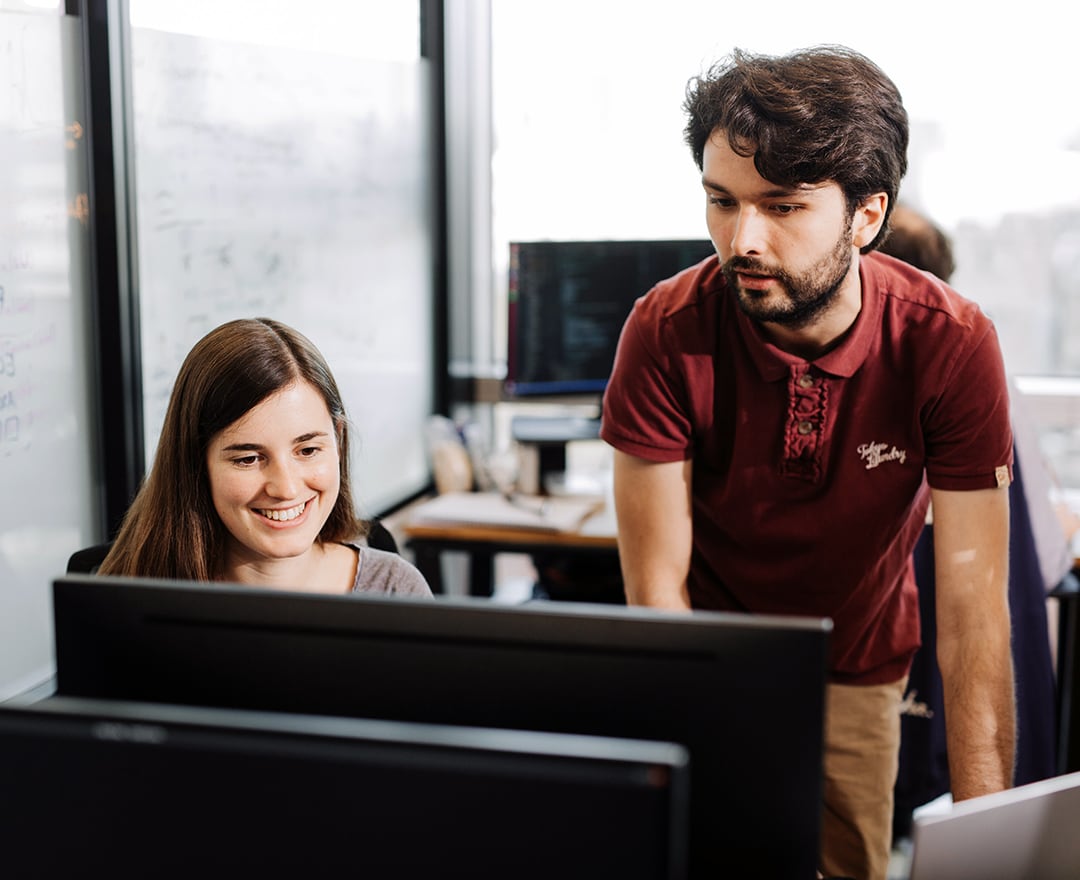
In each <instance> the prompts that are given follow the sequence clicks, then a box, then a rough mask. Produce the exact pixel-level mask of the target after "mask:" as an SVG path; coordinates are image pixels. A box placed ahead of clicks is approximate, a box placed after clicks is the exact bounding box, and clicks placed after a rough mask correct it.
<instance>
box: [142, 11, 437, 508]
mask: <svg viewBox="0 0 1080 880" xmlns="http://www.w3.org/2000/svg"><path fill="white" fill-rule="evenodd" d="M131 46H132V103H133V119H134V145H135V148H134V168H135V190H136V209H137V223H136V226H137V235H138V296H139V308H140V325H141V339H142V347H141V352H142V379H143V395H144V400H143V406H144V429H145V436H146V460H147V462H148V465H149V462H151V461H152V458H153V453H154V448H155V446H156V444H157V438H158V435H159V434H160V430H161V424H162V421H163V419H164V414H165V409H166V406H167V403H168V398H169V394H170V391H171V389H172V385H173V382H174V380H175V377H176V373H177V371H178V370H179V367H180V364H181V362H182V360H183V358H184V356H185V355H186V354H187V352H188V351H189V350H190V348H191V346H192V345H194V343H195V342H196V341H197V340H198V339H199V338H201V337H202V336H203V335H204V334H205V333H207V332H208V331H209V330H211V329H212V328H214V327H216V326H217V325H219V324H221V323H222V322H224V321H226V320H230V319H232V318H238V317H256V316H266V317H271V318H276V319H278V320H281V321H284V322H285V323H287V324H290V325H292V326H293V327H295V328H296V329H297V330H299V331H300V332H302V333H304V334H305V335H306V336H308V337H309V338H310V339H311V340H312V341H313V342H314V343H315V344H316V345H317V346H318V347H319V349H320V350H321V351H322V353H323V354H324V355H325V357H326V359H327V361H328V362H329V364H330V367H331V370H332V371H333V373H334V376H335V378H336V379H337V381H338V385H339V387H340V388H341V391H342V394H343V396H344V398H345V406H346V410H347V412H348V415H349V418H350V422H351V429H350V434H351V439H352V441H353V449H352V455H353V458H352V472H353V482H354V491H355V495H356V496H357V498H358V500H359V504H360V506H361V510H360V513H361V514H364V515H372V514H375V513H378V512H381V511H383V510H385V509H388V508H389V507H392V506H393V505H394V504H396V503H399V502H400V501H402V500H404V499H405V498H406V497H408V496H410V495H412V494H414V493H415V492H417V491H419V490H420V489H422V488H424V487H425V486H426V485H427V484H428V482H429V480H430V470H429V466H428V460H427V454H426V449H425V446H424V425H425V423H426V421H427V419H428V417H429V416H430V414H431V412H432V410H433V397H434V390H433V375H434V374H433V344H432V343H433V333H434V329H433V304H432V283H433V282H432V268H431V267H432V244H431V239H432V228H431V221H430V216H431V211H430V206H429V199H430V184H429V180H430V176H431V162H430V157H429V152H428V151H429V147H428V144H429V138H428V134H427V125H428V113H427V107H428V100H429V96H428V94H427V89H426V83H427V76H428V69H427V64H428V63H429V62H427V61H426V60H417V61H401V60H397V61H393V60H365V59H360V58H355V57H344V56H338V55H331V54H323V53H318V52H311V51H304V50H298V49H290V48H285V47H280V46H275V47H268V46H258V45H250V44H244V43H237V42H230V41H226V40H221V39H216V38H215V39H211V38H204V37H196V36H188V35H182V34H175V33H166V32H163V31H157V30H153V29H149V28H133V30H132V40H131Z"/></svg>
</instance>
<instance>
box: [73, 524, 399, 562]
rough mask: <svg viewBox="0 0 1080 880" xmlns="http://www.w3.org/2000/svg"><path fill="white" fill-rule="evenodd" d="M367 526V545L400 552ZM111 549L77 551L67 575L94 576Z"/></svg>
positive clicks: (380, 529)
mask: <svg viewBox="0 0 1080 880" xmlns="http://www.w3.org/2000/svg"><path fill="white" fill-rule="evenodd" d="M367 526H368V533H367V543H368V546H369V547H372V548H374V549H376V550H386V551H387V552H389V553H398V552H399V551H398V545H397V541H395V540H394V536H393V535H392V534H390V530H389V529H388V528H387V527H386V526H384V525H383V524H382V523H381V522H380V521H379V520H377V519H373V520H369V521H368V524H367ZM111 548H112V541H109V542H107V543H105V544H94V545H93V546H92V547H84V548H83V549H82V550H76V551H75V552H74V553H72V554H71V556H70V558H69V559H68V563H67V573H68V574H94V573H95V572H96V571H97V570H98V568H100V567H101V563H102V562H104V561H105V557H106V556H107V555H108V553H109V550H110V549H111Z"/></svg>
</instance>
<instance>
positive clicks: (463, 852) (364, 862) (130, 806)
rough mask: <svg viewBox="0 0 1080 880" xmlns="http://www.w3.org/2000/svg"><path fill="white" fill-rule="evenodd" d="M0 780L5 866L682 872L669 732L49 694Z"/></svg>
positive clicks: (583, 879)
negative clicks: (483, 725)
mask: <svg viewBox="0 0 1080 880" xmlns="http://www.w3.org/2000/svg"><path fill="white" fill-rule="evenodd" d="M0 779H2V780H3V782H2V789H3V798H2V801H0V847H2V849H3V852H4V868H5V873H7V874H8V875H9V876H11V877H90V876H93V877H178V878H179V877H184V878H188V877H264V878H276V877H337V876H348V877H353V876H356V877H379V878H381V877H386V878H410V877H470V878H487V880H505V878H508V877H514V878H518V877H527V878H536V880H549V878H552V877H574V878H580V880H594V878H596V877H602V876H618V877H635V878H641V880H675V878H683V877H685V867H686V863H685V855H686V853H685V826H684V824H683V823H685V813H684V810H685V806H686V782H687V778H686V752H685V749H683V748H681V747H679V746H675V745H671V744H665V743H657V742H634V741H629V740H612V739H606V738H599V737H585V736H576V735H566V734H551V733H531V732H525V731H517V730H514V731H506V730H477V729H473V728H464V727H437V726H431V725H420V724H414V723H409V722H392V721H370V720H358V719H352V718H321V717H312V716H307V715H297V714H294V715H281V714H276V713H266V712H249V711H243V710H231V709H206V708H200V707H190V706H160V705H149V704H141V703H122V702H111V701H97V700H85V699H67V698H63V697H58V698H53V699H50V700H47V701H45V702H43V703H41V704H36V705H30V706H24V707H13V708H4V707H0ZM598 813H602V814H606V821H604V822H599V823H597V822H594V821H593V820H594V819H595V816H596V815H597V814H598Z"/></svg>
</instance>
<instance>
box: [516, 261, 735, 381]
mask: <svg viewBox="0 0 1080 880" xmlns="http://www.w3.org/2000/svg"><path fill="white" fill-rule="evenodd" d="M713 253H715V249H714V248H713V245H712V242H710V241H709V240H708V239H704V240H697V239H678V240H674V239H672V240H666V239H661V240H654V241H517V242H511V243H510V271H509V280H508V287H507V289H508V294H509V307H508V310H507V313H508V317H509V327H508V336H507V381H506V390H507V393H508V394H510V395H511V396H515V397H524V396H532V395H567V394H589V393H598V392H601V391H603V390H604V388H605V387H606V385H607V380H608V376H609V375H610V374H611V367H612V363H613V362H614V359H615V347H616V345H617V343H618V341H619V333H620V331H621V330H622V326H623V323H624V322H625V321H626V316H627V315H629V314H630V309H631V307H632V306H633V304H634V300H636V299H637V298H638V297H640V296H642V295H644V294H645V293H647V292H648V291H649V290H650V289H651V288H652V287H653V286H654V285H655V284H656V283H657V282H658V281H661V280H663V279H664V278H668V277H670V276H672V275H675V274H676V273H677V272H679V271H681V270H682V269H685V268H687V267H688V266H692V265H694V264H695V263H699V262H701V260H703V259H705V258H706V257H708V256H710V255H711V254H713Z"/></svg>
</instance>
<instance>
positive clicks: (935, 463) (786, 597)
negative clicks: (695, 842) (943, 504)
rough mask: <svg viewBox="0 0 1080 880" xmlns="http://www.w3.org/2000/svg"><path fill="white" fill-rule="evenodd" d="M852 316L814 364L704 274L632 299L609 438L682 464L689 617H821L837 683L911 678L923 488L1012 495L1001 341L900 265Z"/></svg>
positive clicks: (877, 264)
mask: <svg viewBox="0 0 1080 880" xmlns="http://www.w3.org/2000/svg"><path fill="white" fill-rule="evenodd" d="M859 273H860V278H861V281H862V298H863V299H862V309H861V310H860V312H859V315H858V317H857V318H856V320H855V323H854V325H853V326H852V327H851V329H850V331H849V332H848V333H847V335H846V337H845V338H844V339H843V340H842V342H841V343H840V344H839V345H838V346H837V347H836V348H834V349H833V350H832V351H830V352H829V353H828V354H826V355H823V356H822V357H820V358H817V359H816V360H812V361H806V360H803V359H802V358H799V357H795V356H792V355H789V354H786V353H784V352H782V351H781V350H780V349H778V348H776V347H775V346H774V345H772V344H770V343H769V342H768V341H766V339H765V338H764V337H763V336H762V335H761V333H760V332H759V330H758V328H757V325H756V324H755V323H754V322H753V321H752V320H750V319H749V318H747V317H746V316H745V315H744V314H743V313H742V311H741V310H740V309H739V308H738V306H737V304H736V302H735V299H734V296H733V295H732V294H731V293H730V292H729V291H728V290H727V287H726V283H725V281H724V277H723V274H722V273H721V271H720V268H719V263H718V260H717V258H716V257H710V258H709V259H707V260H705V261H704V262H702V263H700V264H698V265H697V266H694V267H691V268H689V269H687V270H685V271H683V272H681V273H680V274H678V275H676V276H675V277H673V278H670V279H668V280H666V281H663V282H661V283H660V284H658V285H657V286H656V287H655V288H654V289H653V290H651V291H650V292H649V293H648V294H647V295H646V296H644V297H642V298H641V299H639V300H638V302H637V303H636V305H635V306H634V309H633V311H632V313H631V315H630V317H629V318H628V319H627V322H626V325H625V327H624V328H623V332H622V336H621V338H620V341H619V348H618V352H617V354H616V357H615V366H614V369H613V372H612V376H611V381H610V383H609V385H608V388H607V390H606V392H605V394H604V411H603V423H602V430H601V436H602V437H603V439H604V440H606V441H607V442H608V443H610V444H611V445H612V446H614V447H615V448H616V449H619V450H621V451H623V452H625V453H628V454H630V455H633V456H637V457H640V458H643V459H647V460H650V461H657V462H663V461H679V460H683V459H693V463H694V466H693V517H694V537H693V553H692V557H691V565H690V576H689V581H688V587H689V592H690V600H691V603H692V605H693V606H694V607H695V608H701V609H712V610H741V611H750V612H756V613H765V614H796V615H814V616H822V617H829V618H831V619H832V620H833V625H834V629H833V636H832V643H831V661H830V666H831V675H832V678H833V680H834V681H837V682H844V683H862V684H876V683H882V682H888V681H895V680H897V679H899V678H900V677H902V676H903V675H905V674H906V673H907V671H908V668H909V666H910V661H911V656H912V654H914V652H915V650H916V648H917V647H918V645H919V612H918V598H917V595H916V587H915V581H914V576H913V570H912V565H911V552H912V550H913V549H914V546H915V542H916V540H917V539H918V537H919V534H920V532H921V531H922V528H923V524H924V522H925V516H926V509H927V505H928V503H929V490H928V488H927V484H928V483H929V485H930V486H933V487H935V488H940V489H950V490H971V489H984V488H992V487H995V486H1002V485H1007V484H1008V482H1009V481H1010V480H1011V476H1012V475H1011V466H1012V434H1011V430H1010V423H1009V405H1008V389H1007V385H1006V380H1005V372H1004V368H1003V365H1002V359H1001V353H1000V349H999V347H998V342H997V336H996V333H995V332H994V328H993V326H992V324H991V323H990V320H989V319H988V318H987V317H986V316H985V315H984V314H983V313H982V312H981V311H980V310H979V308H978V306H976V305H975V304H974V303H972V302H970V301H968V300H966V299H964V298H962V297H961V296H960V295H959V294H957V293H956V292H955V291H954V290H952V289H951V288H950V287H948V286H947V285H945V284H944V283H942V282H941V281H938V280H937V279H936V278H933V277H931V276H928V275H926V274H924V273H922V272H919V271H918V270H916V269H913V268H911V267H910V266H908V265H907V264H905V263H901V262H900V261H898V260H894V259H892V258H891V257H888V256H884V255H881V254H872V255H869V256H863V257H861V258H860V270H859Z"/></svg>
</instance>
